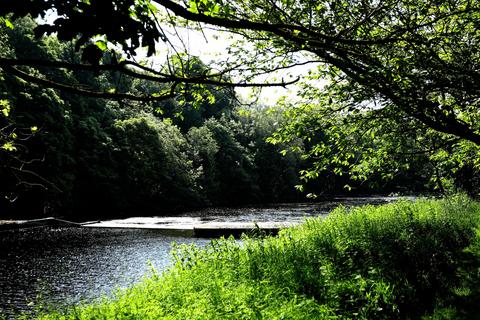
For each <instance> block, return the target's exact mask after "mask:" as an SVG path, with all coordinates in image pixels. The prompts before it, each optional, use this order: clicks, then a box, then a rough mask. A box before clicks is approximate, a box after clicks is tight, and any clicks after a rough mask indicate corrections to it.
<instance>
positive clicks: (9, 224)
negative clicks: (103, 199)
mask: <svg viewBox="0 0 480 320" xmlns="http://www.w3.org/2000/svg"><path fill="white" fill-rule="evenodd" d="M298 223H299V222H285V221H282V222H244V221H208V220H207V221H205V220H202V219H201V218H198V217H158V218H127V219H118V220H106V221H89V222H82V223H79V222H72V221H67V220H63V219H58V218H54V217H48V218H42V219H35V220H21V221H3V223H0V231H1V230H12V229H24V228H38V227H67V228H68V227H74V228H122V229H148V230H156V231H159V232H162V233H163V234H166V235H179V236H187V237H197V238H219V237H222V236H223V237H229V236H234V237H236V238H238V237H240V236H241V235H242V234H249V235H276V234H277V233H278V231H279V230H280V229H283V228H288V227H291V226H293V225H297V224H298Z"/></svg>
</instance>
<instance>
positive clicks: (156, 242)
mask: <svg viewBox="0 0 480 320" xmlns="http://www.w3.org/2000/svg"><path fill="white" fill-rule="evenodd" d="M391 200H392V198H363V199H358V198H357V199H339V200H335V201H328V202H319V203H315V204H285V205H276V206H271V207H263V208H253V207H250V208H235V209H232V208H230V209H226V208H217V209H208V210H202V211H196V212H191V213H187V214H184V215H183V216H184V217H185V216H189V217H192V218H193V220H198V219H199V220H202V221H232V222H237V221H242V222H245V221H255V222H264V221H279V222H288V221H301V220H303V219H305V217H311V216H318V215H323V214H326V213H328V212H329V211H331V210H332V209H333V208H334V207H336V206H338V205H339V204H345V205H360V204H365V203H375V204H378V203H385V202H388V201H391ZM146 220H148V219H146ZM173 220H175V219H173ZM181 220H182V219H180V221H181ZM139 221H140V222H141V221H142V219H141V218H140V219H139ZM208 241H209V240H206V239H191V238H186V237H184V236H183V237H182V236H171V235H165V234H163V233H159V232H158V231H156V230H145V229H100V228H99V229H97V228H32V229H24V230H15V231H3V232H0V266H1V273H0V308H1V309H0V310H2V311H3V312H4V313H6V314H7V315H11V314H12V313H13V312H14V310H29V309H32V304H31V302H32V301H37V297H38V296H39V295H42V297H41V299H40V301H42V300H43V301H44V302H47V303H58V304H72V303H75V302H78V301H80V300H84V299H86V300H91V299H93V298H96V297H99V296H100V295H101V293H102V292H104V293H107V294H108V293H109V292H111V291H112V290H113V289H114V288H116V287H125V286H128V285H129V284H132V283H134V282H136V281H138V280H139V279H141V277H142V276H144V275H145V274H146V273H148V271H149V268H150V267H149V265H148V261H150V262H151V264H152V265H153V266H154V267H155V268H156V269H157V270H159V271H160V270H164V269H165V268H166V266H167V265H168V263H169V250H170V245H171V243H172V242H177V243H192V242H194V243H197V244H199V245H205V244H206V243H207V242H208Z"/></svg>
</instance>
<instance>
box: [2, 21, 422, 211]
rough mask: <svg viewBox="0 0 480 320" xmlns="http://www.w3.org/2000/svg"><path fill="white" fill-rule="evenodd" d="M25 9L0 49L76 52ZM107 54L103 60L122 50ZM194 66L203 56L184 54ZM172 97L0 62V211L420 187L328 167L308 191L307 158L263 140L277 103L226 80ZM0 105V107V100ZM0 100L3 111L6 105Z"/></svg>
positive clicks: (141, 85)
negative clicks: (258, 100)
mask: <svg viewBox="0 0 480 320" xmlns="http://www.w3.org/2000/svg"><path fill="white" fill-rule="evenodd" d="M34 25H35V23H34V21H33V20H31V19H23V20H20V21H17V22H16V24H15V28H13V29H9V28H7V27H4V26H2V27H0V47H1V48H2V50H3V51H4V52H3V53H2V54H3V55H4V56H7V57H15V58H25V59H47V58H48V59H53V60H54V59H55V58H61V59H63V60H69V61H72V62H75V61H80V56H79V54H78V53H77V52H76V51H75V48H74V47H73V45H69V44H65V43H64V42H59V41H58V40H57V39H56V38H55V37H49V38H46V39H44V40H41V41H40V40H36V38H35V36H34V34H33V31H32V30H33V27H34ZM119 58H120V57H117V56H115V53H113V52H112V53H111V55H110V56H108V57H106V58H105V59H119ZM188 68H189V70H190V71H191V73H192V75H195V74H196V73H201V72H202V71H203V70H204V69H205V65H204V64H203V63H202V62H201V61H199V60H195V59H193V60H189V61H188ZM22 70H23V71H24V72H28V73H30V74H32V75H34V76H36V77H43V76H44V75H48V78H51V79H52V78H53V79H55V80H56V81H58V82H63V83H68V84H74V85H75V86H78V87H84V88H93V89H95V90H103V91H108V90H119V91H122V92H132V93H137V94H138V93H142V92H149V93H155V92H162V90H163V88H162V86H161V84H152V83H147V82H144V81H140V80H138V79H137V80H132V79H127V78H125V77H121V76H119V75H118V74H116V73H114V72H102V73H98V74H94V73H90V72H85V71H68V72H67V71H64V70H62V69H56V70H55V69H51V68H50V69H42V68H38V69H32V68H22ZM181 89H182V92H183V94H182V95H180V96H179V97H178V98H175V99H171V100H168V101H162V102H150V103H140V102H131V101H109V100H103V99H95V98H88V97H83V96H78V95H72V94H69V93H67V92H60V91H56V90H53V89H45V88H43V87H39V86H37V85H33V84H30V83H26V82H25V81H22V80H19V79H18V78H16V77H14V76H12V75H11V74H7V73H3V71H1V70H0V92H1V96H0V100H2V101H4V109H3V111H4V112H3V116H0V129H1V130H2V135H3V139H4V140H6V139H7V140H8V139H10V140H11V143H9V144H4V145H3V146H4V147H3V149H1V150H0V181H1V184H0V194H1V196H2V197H1V200H0V212H1V217H6V216H8V217H19V216H44V215H58V216H67V217H72V218H78V219H83V218H87V217H94V216H120V215H132V214H145V213H148V214H162V213H164V212H167V211H168V212H170V213H171V212H172V211H175V210H185V209H191V208H198V207H204V206H237V205H245V204H253V203H271V202H287V201H300V200H304V199H305V194H306V193H308V192H315V193H318V194H339V193H345V192H346V190H345V189H344V186H345V185H346V184H347V183H348V184H349V185H350V186H353V191H352V192H353V193H359V192H363V193H369V192H375V193H378V192H381V193H389V192H393V191H406V190H410V191H416V190H424V177H423V176H422V174H421V170H416V168H412V170H411V171H410V172H404V173H401V174H399V175H398V176H397V177H395V179H393V180H391V181H390V182H389V183H388V184H385V183H383V182H381V180H380V178H379V179H378V180H375V179H371V181H370V183H369V184H368V186H367V185H360V184H359V183H358V182H357V183H355V182H352V181H349V180H348V177H347V176H339V175H336V174H334V173H326V174H324V175H323V176H320V177H318V179H316V180H315V181H311V182H309V183H308V184H307V185H306V187H305V192H303V193H301V192H299V191H298V190H297V189H296V188H295V186H296V185H298V184H301V181H299V179H298V172H299V171H300V170H302V168H304V167H305V166H307V165H308V164H307V163H305V161H304V160H302V154H301V150H302V149H305V148H308V147H309V146H308V143H304V142H302V141H297V142H292V143H298V145H299V148H297V149H298V150H299V152H298V153H292V152H288V153H282V152H281V151H282V150H284V149H285V147H286V146H284V145H272V144H269V143H267V142H266V141H265V139H266V138H267V137H269V136H270V135H271V134H273V132H275V131H276V130H277V128H278V127H279V126H281V125H282V123H284V122H285V121H288V119H286V118H285V117H284V116H283V113H282V110H280V109H278V108H265V107H261V106H256V107H241V106H240V105H239V103H238V101H237V99H236V96H235V92H234V90H233V89H231V88H215V87H209V86H204V87H201V88H199V87H197V88H195V87H191V88H189V87H188V86H184V87H183V88H181ZM6 106H8V108H7V107H6ZM7 109H8V110H7Z"/></svg>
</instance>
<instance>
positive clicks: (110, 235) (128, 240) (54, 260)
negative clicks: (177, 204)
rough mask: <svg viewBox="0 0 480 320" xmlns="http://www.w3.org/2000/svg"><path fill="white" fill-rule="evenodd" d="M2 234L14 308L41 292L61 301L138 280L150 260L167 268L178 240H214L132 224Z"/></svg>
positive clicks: (0, 257) (5, 304)
mask: <svg viewBox="0 0 480 320" xmlns="http://www.w3.org/2000/svg"><path fill="white" fill-rule="evenodd" d="M0 236H1V239H0V265H1V266H2V272H1V274H0V307H1V310H4V312H6V313H8V314H11V313H12V311H13V310H15V309H17V310H27V309H30V308H31V307H32V305H31V303H30V302H32V301H34V300H36V298H37V296H38V295H40V294H42V295H43V297H41V300H43V301H45V302H48V303H51V302H57V303H60V304H70V303H74V302H78V301H80V300H81V299H92V298H94V297H98V296H99V295H100V294H101V293H102V292H105V293H108V292H110V291H111V290H112V289H114V288H116V287H117V286H120V287H125V286H127V285H129V284H131V283H133V282H135V281H138V280H139V279H140V278H141V277H142V276H143V275H144V274H146V273H147V272H148V271H149V268H150V267H149V265H148V260H150V261H151V264H152V265H153V266H154V267H155V268H156V269H157V270H162V269H164V268H165V266H166V265H167V264H168V261H169V259H168V258H169V256H168V252H169V250H170V244H171V243H172V242H174V241H175V242H177V243H189V242H192V241H195V242H196V243H198V244H200V245H202V244H205V243H207V242H208V240H201V239H188V238H179V237H172V236H165V235H161V234H158V233H156V232H154V231H149V230H129V229H83V228H63V229H52V228H35V229H26V230H17V231H9V232H2V233H0ZM29 303H30V305H29Z"/></svg>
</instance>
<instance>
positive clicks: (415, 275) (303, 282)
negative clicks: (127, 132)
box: [39, 197, 480, 319]
mask: <svg viewBox="0 0 480 320" xmlns="http://www.w3.org/2000/svg"><path fill="white" fill-rule="evenodd" d="M479 221H480V204H478V203H476V202H473V201H470V200H468V199H467V198H465V197H455V198H449V199H444V200H417V201H415V202H409V201H401V202H399V203H393V204H388V205H384V206H380V207H373V206H366V207H361V208H352V209H346V208H338V209H336V210H335V211H334V212H333V213H332V214H331V215H330V216H329V217H328V218H326V219H323V220H322V219H311V220H309V221H307V222H306V223H305V224H303V225H301V226H298V227H294V228H290V229H286V230H284V231H282V232H281V233H280V235H279V236H278V237H266V238H256V239H244V241H243V242H242V244H241V245H239V244H238V243H237V242H235V241H233V240H221V241H214V242H212V244H211V245H209V246H207V248H206V249H199V248H197V247H194V246H180V247H177V248H176V251H175V252H174V253H173V255H174V258H175V261H176V262H175V265H174V266H173V267H172V268H171V269H169V270H168V271H167V272H165V273H163V274H157V273H155V272H153V273H152V275H151V276H150V277H147V278H145V279H144V280H143V281H142V282H141V283H139V284H138V285H136V286H133V287H131V288H129V289H128V290H126V291H122V292H119V293H118V294H117V295H116V296H115V297H113V298H106V299H104V300H103V301H101V302H98V303H94V304H86V305H81V306H76V307H71V308H69V309H67V310H65V311H63V312H60V313H58V312H56V311H50V312H46V313H44V314H42V315H41V316H39V318H41V319H59V318H62V319H63V317H66V319H92V318H106V319H110V318H116V319H131V318H135V319H159V318H167V319H192V318H201V319H241V318H243V319H251V318H264V319H281V318H288V319H406V318H414V319H420V318H422V317H426V318H430V319H472V318H474V317H475V316H478V314H475V312H478V311H477V306H478V302H479V301H480V300H479V299H478V298H479V296H480V294H479V285H478V284H479V283H480V275H479V272H478V270H479V267H480V258H479V257H480V236H479V233H478V231H476V230H478V227H479Z"/></svg>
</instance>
